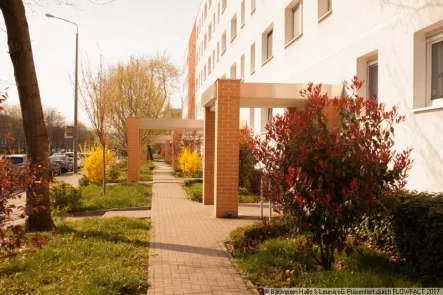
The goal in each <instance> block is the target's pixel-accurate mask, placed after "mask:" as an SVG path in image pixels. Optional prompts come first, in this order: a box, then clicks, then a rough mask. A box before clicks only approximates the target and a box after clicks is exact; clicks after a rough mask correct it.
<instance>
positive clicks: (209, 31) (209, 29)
mask: <svg viewBox="0 0 443 295" xmlns="http://www.w3.org/2000/svg"><path fill="white" fill-rule="evenodd" d="M208 34H209V41H211V38H212V24H209V28H208Z"/></svg>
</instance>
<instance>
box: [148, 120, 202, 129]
mask: <svg viewBox="0 0 443 295" xmlns="http://www.w3.org/2000/svg"><path fill="white" fill-rule="evenodd" d="M203 125H204V123H203V120H178V119H141V122H140V128H141V129H160V130H175V129H178V130H203V127H204V126H203Z"/></svg>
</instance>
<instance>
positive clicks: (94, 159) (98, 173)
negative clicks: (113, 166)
mask: <svg viewBox="0 0 443 295" xmlns="http://www.w3.org/2000/svg"><path fill="white" fill-rule="evenodd" d="M102 153H103V148H102V146H101V145H100V144H98V143H95V144H94V145H93V146H92V147H91V148H90V149H89V156H88V157H87V158H85V161H84V162H83V167H84V170H85V173H86V175H87V176H88V178H89V180H90V181H91V182H93V183H96V184H100V183H102V182H103V154H102ZM113 158H114V155H113V153H112V152H111V151H109V150H108V149H107V148H106V149H105V165H106V167H107V169H108V166H109V164H110V163H111V162H112V159H113Z"/></svg>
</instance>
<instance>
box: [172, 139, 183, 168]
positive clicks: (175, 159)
mask: <svg viewBox="0 0 443 295" xmlns="http://www.w3.org/2000/svg"><path fill="white" fill-rule="evenodd" d="M181 136H182V132H181V131H179V130H173V131H172V161H171V163H172V169H173V170H174V171H176V170H177V169H178V157H179V156H180V155H179V154H177V153H178V152H179V151H178V150H177V149H178V147H179V146H180V142H181Z"/></svg>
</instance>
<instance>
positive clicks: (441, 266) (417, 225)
mask: <svg viewBox="0 0 443 295" xmlns="http://www.w3.org/2000/svg"><path fill="white" fill-rule="evenodd" d="M391 199H392V200H393V202H391V203H390V204H388V206H386V207H387V209H388V211H387V212H386V210H385V209H384V210H380V211H379V212H378V213H377V214H374V215H372V216H365V218H364V219H363V221H362V222H361V223H360V224H359V225H358V226H357V227H356V230H355V233H356V234H357V235H358V236H359V237H360V238H362V239H364V240H367V241H370V242H371V243H373V244H375V245H377V246H379V247H381V248H383V249H385V250H388V251H392V252H395V253H396V254H397V255H399V256H400V257H401V258H405V259H406V262H407V263H410V264H411V265H412V266H414V267H415V268H416V269H417V271H418V272H419V273H421V274H422V276H423V277H424V278H427V279H429V280H440V281H441V280H443V277H442V275H441V274H442V273H443V256H441V253H443V246H442V245H443V244H442V242H443V239H442V237H443V227H442V225H443V194H441V193H440V194H431V193H426V192H416V191H406V190H405V191H402V192H401V194H400V193H398V194H395V196H393V197H392V198H391Z"/></svg>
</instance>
